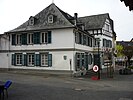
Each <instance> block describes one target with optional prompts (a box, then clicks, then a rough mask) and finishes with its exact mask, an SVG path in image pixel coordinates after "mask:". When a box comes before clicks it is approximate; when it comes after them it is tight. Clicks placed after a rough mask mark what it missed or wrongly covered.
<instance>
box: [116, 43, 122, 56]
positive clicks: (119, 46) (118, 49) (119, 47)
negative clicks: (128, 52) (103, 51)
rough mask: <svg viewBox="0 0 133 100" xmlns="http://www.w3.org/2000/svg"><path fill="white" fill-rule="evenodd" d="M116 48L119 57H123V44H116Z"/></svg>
mask: <svg viewBox="0 0 133 100" xmlns="http://www.w3.org/2000/svg"><path fill="white" fill-rule="evenodd" d="M116 50H117V57H122V56H124V54H123V52H122V51H123V46H122V45H120V44H118V45H116Z"/></svg>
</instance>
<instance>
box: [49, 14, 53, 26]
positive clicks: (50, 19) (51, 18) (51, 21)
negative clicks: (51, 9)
mask: <svg viewBox="0 0 133 100" xmlns="http://www.w3.org/2000/svg"><path fill="white" fill-rule="evenodd" d="M48 23H50V24H51V23H54V15H52V14H51V15H49V16H48Z"/></svg>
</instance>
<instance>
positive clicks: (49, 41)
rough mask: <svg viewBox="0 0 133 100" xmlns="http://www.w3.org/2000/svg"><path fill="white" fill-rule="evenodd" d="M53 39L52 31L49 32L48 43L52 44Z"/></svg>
mask: <svg viewBox="0 0 133 100" xmlns="http://www.w3.org/2000/svg"><path fill="white" fill-rule="evenodd" d="M51 39H52V37H51V31H48V43H51Z"/></svg>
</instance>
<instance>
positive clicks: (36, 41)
mask: <svg viewBox="0 0 133 100" xmlns="http://www.w3.org/2000/svg"><path fill="white" fill-rule="evenodd" d="M33 42H34V44H40V32H36V33H34V35H33Z"/></svg>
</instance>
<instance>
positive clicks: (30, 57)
mask: <svg viewBox="0 0 133 100" xmlns="http://www.w3.org/2000/svg"><path fill="white" fill-rule="evenodd" d="M11 62H12V65H14V66H18V65H19V66H27V67H28V66H29V67H33V66H37V67H51V66H52V54H49V53H37V54H36V53H21V54H18V53H15V54H12V61H11Z"/></svg>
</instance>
